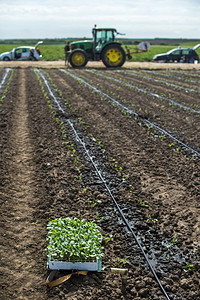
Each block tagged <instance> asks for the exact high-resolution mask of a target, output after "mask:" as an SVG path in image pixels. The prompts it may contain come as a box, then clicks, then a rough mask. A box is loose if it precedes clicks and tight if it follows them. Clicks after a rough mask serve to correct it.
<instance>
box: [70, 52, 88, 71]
mask: <svg viewBox="0 0 200 300" xmlns="http://www.w3.org/2000/svg"><path fill="white" fill-rule="evenodd" d="M69 62H70V64H71V66H72V67H73V68H81V67H84V66H85V65H86V64H87V62H88V57H87V54H86V52H85V51H84V50H82V49H75V50H73V51H72V52H71V54H70V56H69Z"/></svg>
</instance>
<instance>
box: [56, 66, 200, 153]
mask: <svg viewBox="0 0 200 300" xmlns="http://www.w3.org/2000/svg"><path fill="white" fill-rule="evenodd" d="M60 70H61V71H62V72H64V73H66V74H68V75H69V76H71V77H73V78H75V79H76V80H79V81H81V82H82V83H83V84H85V85H86V86H88V87H90V88H92V89H93V90H94V91H95V92H97V93H100V94H101V95H103V96H105V97H106V98H108V99H110V100H111V101H112V102H114V103H115V104H116V105H117V106H119V107H120V108H122V109H123V110H124V111H126V112H127V113H129V114H131V115H134V116H136V117H139V114H137V113H136V112H134V111H133V110H131V109H129V108H127V107H126V106H124V105H123V104H121V103H120V102H118V101H117V100H116V99H114V98H112V97H111V96H109V95H107V94H106V93H104V92H102V91H101V90H99V89H98V88H96V87H95V86H93V85H91V84H89V83H88V82H87V81H85V80H83V79H82V78H81V77H78V76H76V75H75V74H73V73H70V72H69V71H66V70H64V69H60ZM88 72H91V71H88ZM91 73H93V72H91ZM101 75H102V74H101ZM103 77H108V76H103ZM108 78H112V77H108ZM114 79H115V78H114ZM116 81H119V82H122V81H120V80H118V79H116ZM122 83H123V82H122ZM128 86H132V85H130V84H128ZM138 89H139V88H138ZM139 90H141V89H139ZM152 95H153V94H152ZM155 95H157V94H155ZM157 96H158V95H157ZM143 121H144V122H145V123H146V124H148V125H150V126H151V127H152V128H155V129H157V130H158V131H159V132H160V133H162V134H165V135H166V136H168V137H169V138H170V139H172V140H174V141H176V142H177V143H178V144H179V145H181V146H183V147H184V148H186V149H187V150H189V151H190V152H192V153H194V154H196V155H197V156H198V157H200V153H199V152H198V151H196V150H194V149H193V148H191V147H190V146H188V145H186V144H185V143H183V142H181V141H180V140H178V139H177V138H175V137H174V136H173V135H171V134H170V133H169V132H167V131H166V130H164V129H162V128H160V127H159V126H157V125H156V124H154V123H152V122H150V121H148V120H147V119H143Z"/></svg>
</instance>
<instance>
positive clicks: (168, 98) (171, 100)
mask: <svg viewBox="0 0 200 300" xmlns="http://www.w3.org/2000/svg"><path fill="white" fill-rule="evenodd" d="M88 72H92V73H94V71H90V70H89V71H88ZM95 75H99V76H102V77H104V78H106V79H108V80H111V81H117V82H119V83H120V85H122V86H125V87H128V88H130V89H132V90H135V91H137V92H140V93H143V94H144V95H149V96H151V97H153V98H154V99H156V100H159V101H161V102H165V103H167V105H169V106H174V107H176V106H177V107H179V108H181V109H183V110H184V111H189V112H191V113H196V114H197V115H198V116H199V117H200V111H199V110H198V105H197V104H196V103H194V104H192V107H189V106H188V105H187V103H185V102H181V103H180V102H178V101H177V100H176V98H175V96H172V95H171V94H170V93H169V94H168V95H166V94H165V93H160V92H159V91H157V90H156V89H155V88H151V89H149V88H147V87H146V86H145V87H144V86H143V84H141V83H138V84H137V83H135V82H133V81H131V80H127V79H126V78H124V77H123V78H122V77H117V78H116V77H113V74H112V77H111V76H107V75H106V74H105V72H103V71H98V72H95Z"/></svg>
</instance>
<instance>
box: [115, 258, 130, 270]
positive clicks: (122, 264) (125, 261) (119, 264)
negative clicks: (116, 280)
mask: <svg viewBox="0 0 200 300" xmlns="http://www.w3.org/2000/svg"><path fill="white" fill-rule="evenodd" d="M128 258H129V256H127V257H126V258H124V259H121V258H119V257H116V259H117V261H118V264H117V267H118V268H121V267H122V266H124V265H126V264H127V263H128V261H127V259H128Z"/></svg>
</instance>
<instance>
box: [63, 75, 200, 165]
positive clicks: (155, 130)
mask: <svg viewBox="0 0 200 300" xmlns="http://www.w3.org/2000/svg"><path fill="white" fill-rule="evenodd" d="M70 73H72V72H68V75H70ZM72 74H73V73H72ZM73 78H74V79H76V80H77V81H78V82H79V83H80V85H83V86H87V88H89V89H90V90H91V92H92V93H97V94H99V96H100V97H101V99H103V100H105V101H107V102H108V103H110V105H112V106H114V107H117V108H118V109H119V110H120V111H121V112H122V113H123V114H124V115H126V116H128V117H130V116H131V117H133V118H134V120H135V121H136V122H137V124H138V125H139V126H140V127H141V126H142V127H145V128H147V130H148V134H150V135H152V136H154V137H156V138H159V139H160V140H161V142H162V141H163V140H164V139H165V138H166V137H167V136H166V134H165V133H164V132H163V130H162V128H160V130H159V126H157V125H156V126H155V127H154V126H153V125H155V124H153V123H152V125H150V123H151V122H149V121H148V120H145V118H140V115H141V112H142V108H141V107H140V108H139V114H137V113H134V112H133V111H131V110H130V109H127V108H126V107H125V106H123V105H121V103H119V102H118V101H117V100H116V99H114V98H113V96H114V95H115V93H113V92H109V94H110V95H111V96H110V95H109V94H107V95H106V93H105V92H103V91H101V90H100V89H99V88H98V89H97V88H96V86H97V84H95V85H94V83H93V81H92V80H91V79H89V78H87V77H85V76H83V75H79V77H77V76H76V75H74V74H73ZM79 78H81V79H82V80H80V79H79ZM88 82H89V83H90V84H89V85H88ZM118 99H120V98H119V96H118ZM122 100H123V102H127V101H126V100H124V98H123V99H122ZM113 101H114V102H113ZM118 103H119V105H118ZM130 111H131V112H130ZM132 112H133V113H132ZM145 114H147V112H146V111H145ZM133 115H134V116H133ZM153 118H154V119H155V120H159V121H160V117H159V116H157V115H154V116H153ZM164 125H165V126H167V123H166V122H164ZM174 130H175V131H176V128H174ZM164 131H165V130H164ZM176 135H177V132H176ZM169 136H171V134H169ZM171 138H172V136H171ZM191 139H192V137H191ZM181 145H182V146H181ZM168 146H169V147H172V148H173V149H174V150H175V151H176V152H181V149H185V147H186V148H187V145H185V144H184V143H182V142H181V141H179V142H178V140H177V138H175V139H174V142H170V143H168ZM188 149H190V151H192V153H193V154H194V153H197V154H198V152H196V151H195V150H194V151H193V149H192V148H190V147H189V146H188ZM193 154H190V153H188V154H187V155H186V158H187V160H193V159H194V156H193Z"/></svg>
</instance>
